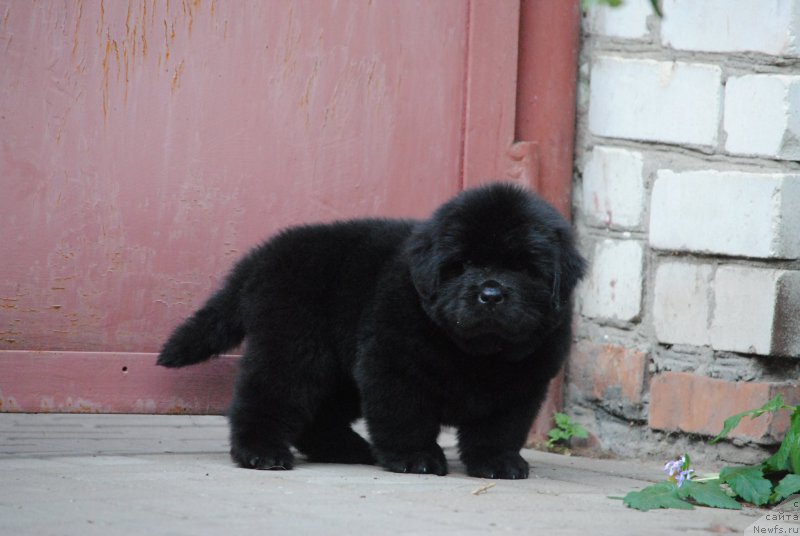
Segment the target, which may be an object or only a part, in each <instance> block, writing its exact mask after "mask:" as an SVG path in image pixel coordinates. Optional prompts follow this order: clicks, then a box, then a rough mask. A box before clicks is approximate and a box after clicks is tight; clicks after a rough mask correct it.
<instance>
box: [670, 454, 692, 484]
mask: <svg viewBox="0 0 800 536" xmlns="http://www.w3.org/2000/svg"><path fill="white" fill-rule="evenodd" d="M690 464H691V462H690V460H689V457H688V456H687V455H686V454H684V455H683V456H681V457H680V458H678V459H677V460H670V461H668V462H667V463H666V464H664V472H665V473H667V480H670V481H672V482H675V483H676V484H677V485H678V487H680V486H682V485H683V483H684V482H685V481H687V480H691V479H692V474H693V473H694V469H690V468H689V465H690Z"/></svg>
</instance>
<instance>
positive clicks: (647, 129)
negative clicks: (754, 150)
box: [589, 56, 722, 146]
mask: <svg viewBox="0 0 800 536" xmlns="http://www.w3.org/2000/svg"><path fill="white" fill-rule="evenodd" d="M721 76H722V71H721V69H720V68H719V67H716V66H713V65H703V64H692V63H682V62H671V61H654V60H638V59H623V58H615V57H609V56H605V57H599V58H597V59H596V60H595V61H594V63H593V66H592V70H591V87H590V93H589V129H590V130H591V132H592V133H593V134H595V135H598V136H606V137H616V138H625V139H638V140H648V141H662V142H667V143H685V144H692V145H704V146H715V145H716V144H717V131H718V129H719V118H720V95H721V92H722V85H721Z"/></svg>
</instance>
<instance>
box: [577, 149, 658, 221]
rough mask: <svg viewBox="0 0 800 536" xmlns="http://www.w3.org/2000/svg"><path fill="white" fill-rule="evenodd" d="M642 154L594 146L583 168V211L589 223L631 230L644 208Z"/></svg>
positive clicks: (640, 218)
mask: <svg viewBox="0 0 800 536" xmlns="http://www.w3.org/2000/svg"><path fill="white" fill-rule="evenodd" d="M642 167H643V159H642V153H640V152H638V151H629V150H626V149H618V148H612V147H595V148H594V150H593V151H592V153H591V155H590V156H589V158H588V160H587V162H586V165H585V166H584V170H583V192H582V194H583V213H584V214H585V215H586V217H587V219H588V221H589V223H590V225H595V226H608V227H618V228H622V229H635V228H638V227H639V226H640V225H641V224H642V218H643V214H644V207H645V190H644V177H643V175H642Z"/></svg>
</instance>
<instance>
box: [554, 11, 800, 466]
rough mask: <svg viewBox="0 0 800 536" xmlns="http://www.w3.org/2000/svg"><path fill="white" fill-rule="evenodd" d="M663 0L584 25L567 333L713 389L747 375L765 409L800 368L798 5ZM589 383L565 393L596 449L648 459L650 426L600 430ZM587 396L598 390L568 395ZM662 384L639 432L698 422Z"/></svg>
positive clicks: (601, 414)
mask: <svg viewBox="0 0 800 536" xmlns="http://www.w3.org/2000/svg"><path fill="white" fill-rule="evenodd" d="M660 3H661V7H662V10H663V11H664V17H663V18H658V17H657V16H655V15H654V14H653V13H652V11H651V6H650V5H649V4H650V0H624V2H623V4H622V5H623V7H621V8H610V7H606V6H602V7H595V8H592V9H590V10H589V12H588V14H587V15H586V17H584V39H583V40H582V43H581V46H582V50H581V56H580V57H581V69H580V70H579V85H578V89H579V91H578V101H577V103H578V116H577V127H578V128H577V130H576V132H577V137H576V152H577V154H576V162H575V165H576V168H577V169H578V170H579V171H580V172H581V173H576V178H577V179H578V180H579V181H580V188H581V191H580V192H578V191H576V192H575V194H576V196H575V197H576V199H577V200H579V201H576V203H575V214H576V218H575V222H576V226H577V230H578V234H579V236H580V238H581V244H582V245H583V246H584V248H585V251H584V253H585V254H586V256H587V257H588V258H589V259H590V262H591V264H590V273H589V274H587V276H586V279H585V280H584V282H583V283H582V285H581V287H580V288H579V289H578V292H577V300H576V305H577V307H576V312H577V313H578V314H577V315H576V318H575V327H576V329H575V336H576V338H577V340H578V345H579V347H580V348H584V349H585V348H593V347H594V348H606V347H608V346H609V345H611V346H614V347H618V348H620V347H621V351H622V352H632V351H634V349H635V351H639V350H641V351H642V352H641V355H643V356H645V359H646V360H651V361H652V363H653V369H654V370H657V371H659V372H660V373H661V377H662V378H663V377H664V376H666V375H670V374H671V375H672V376H671V378H672V379H673V380H675V381H678V382H681V383H683V382H691V383H692V384H695V383H696V384H697V385H703V386H704V387H709V388H711V387H715V388H717V389H718V390H719V391H720V392H723V391H724V394H723V397H724V396H727V395H729V394H730V393H734V394H735V393H738V392H740V387H742V388H744V387H746V386H747V385H752V384H751V383H748V384H747V385H745V384H744V382H743V381H742V380H743V379H746V380H752V382H753V384H756V385H760V386H761V387H763V393H762V394H763V396H762V398H763V399H764V400H763V401H766V399H768V398H770V397H771V396H772V394H771V393H772V392H773V391H774V388H777V387H779V386H783V385H790V384H791V385H793V384H794V383H793V382H796V381H797V379H798V378H797V367H798V366H800V360H798V359H800V67H799V65H800V64H799V63H798V62H800V0H660ZM649 267H652V269H649ZM621 282H625V283H624V284H621ZM581 352H582V350H581V351H578V352H577V354H581ZM597 352H598V350H595V353H597ZM733 354H738V355H733ZM753 355H760V356H789V357H793V358H795V359H794V360H789V359H751V357H752V356H753ZM581 359H587V358H586V356H584V357H583V358H580V357H578V358H576V360H577V361H580V360H581ZM612 368H613V367H612ZM623 368H624V367H623ZM617 369H619V367H617V368H616V369H615V371H616V370H617ZM676 370H680V371H683V373H678V372H674V371H676ZM670 371H673V372H670ZM685 372H690V373H689V374H687V373H685ZM648 374H649V372H648ZM693 375H694V377H693ZM709 375H712V376H714V378H715V379H713V380H712V379H710V378H708V377H705V378H699V376H709ZM598 378H599V379H598ZM652 380H653V377H651V378H650V381H645V382H644V384H643V388H644V389H647V388H648V386H651V385H656V384H657V383H658V382H653V383H651V381H652ZM695 380H697V381H695ZM567 381H568V382H569V383H570V384H571V387H575V386H576V385H577V384H578V383H580V380H578V381H577V383H576V380H575V379H574V378H570V377H569V376H568V378H567ZM591 381H592V382H594V383H595V385H593V386H591V385H590V386H588V387H586V386H580V385H577V389H572V388H570V389H567V397H568V399H567V404H568V408H569V406H572V408H569V409H574V406H575V405H579V406H583V407H584V408H585V409H586V410H588V413H589V414H591V415H593V416H594V417H595V418H596V419H597V420H598V422H597V426H596V427H595V429H594V431H593V432H594V433H596V435H597V436H598V438H599V439H600V442H601V444H604V445H611V446H615V447H614V448H617V447H616V446H618V445H625V447H624V448H625V449H628V451H629V452H634V453H639V454H652V452H654V451H653V448H656V449H657V448H658V447H657V446H656V445H653V444H651V445H647V444H646V443H647V442H646V441H645V442H643V443H644V444H642V445H639V443H642V442H641V441H637V439H640V438H641V437H647V436H646V435H645V436H642V435H641V434H640V430H641V429H642V428H643V427H644V426H642V427H640V426H632V427H630V428H628V427H626V431H625V432H622V431H621V429H619V428H618V427H617V428H615V427H613V426H606V425H605V424H604V423H606V422H608V419H607V418H606V417H605V416H606V415H607V411H606V410H607V409H608V408H609V407H611V406H613V405H620V407H621V405H622V404H624V403H625V402H624V400H623V397H621V396H620V395H619V394H618V393H615V392H614V391H613V390H609V389H605V387H604V385H605V383H607V382H605V383H604V380H603V379H602V378H600V377H599V376H598V377H597V378H593V379H592V380H591ZM601 384H602V385H601ZM586 389H590V390H595V389H600V390H602V392H603V393H605V399H604V400H603V401H602V402H597V401H594V400H592V399H589V398H586V397H583V396H581V395H579V396H577V397H576V396H573V395H572V394H570V393H572V392H574V391H578V392H581V390H583V392H585V390H586ZM662 391H663V390H662ZM657 394H658V393H655V391H653V392H651V393H650V394H649V404H645V405H644V406H643V411H646V412H649V417H650V420H649V421H648V422H649V423H650V424H651V425H652V424H653V423H655V422H658V419H656V418H654V415H655V416H656V417H657V416H659V415H661V416H662V417H663V415H670V416H672V417H674V419H675V420H674V422H684V423H685V422H695V421H696V419H695V416H694V413H696V411H697V408H696V407H695V408H688V407H685V405H684V406H681V405H680V399H679V398H680V397H678V398H675V397H672V398H671V399H670V398H669V397H665V396H664V395H663V392H662V393H661V396H656V395H657ZM645 396H648V395H645ZM763 401H762V403H763ZM755 405H757V404H755ZM587 406H588V407H587ZM597 408H602V410H601V411H593V410H594V409H597ZM735 411H738V410H734V411H732V412H731V413H735ZM712 413H713V412H712ZM642 416H643V415H642ZM726 416H727V415H726ZM717 417H718V416H717ZM715 418H716V417H715ZM662 420H663V419H662ZM693 426H694V427H692V426H688V427H681V426H679V427H678V429H682V430H692V431H695V432H697V431H698V430H699V428H698V427H697V426H696V425H693ZM656 428H657V427H656ZM712 428H713V427H712ZM709 429H710V428H709ZM626 434H627V435H626ZM753 437H756V436H753ZM625 455H628V453H625Z"/></svg>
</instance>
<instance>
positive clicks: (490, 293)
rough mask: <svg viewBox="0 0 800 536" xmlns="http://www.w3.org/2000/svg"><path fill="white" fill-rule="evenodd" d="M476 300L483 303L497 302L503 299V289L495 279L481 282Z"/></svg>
mask: <svg viewBox="0 0 800 536" xmlns="http://www.w3.org/2000/svg"><path fill="white" fill-rule="evenodd" d="M478 301H479V302H481V303H484V304H487V305H488V304H497V303H500V302H501V301H503V289H501V288H500V283H498V282H497V281H487V282H486V283H484V284H483V288H482V289H481V292H480V294H478Z"/></svg>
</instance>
